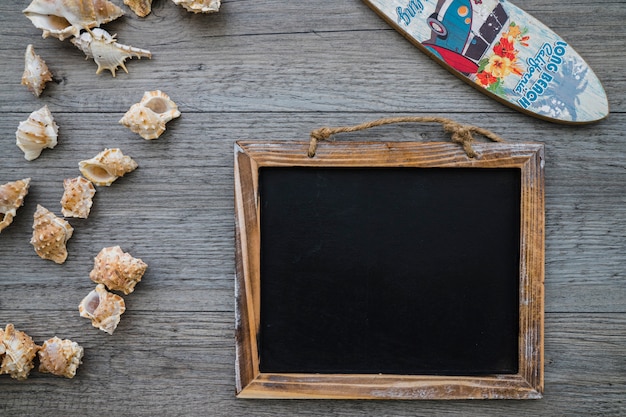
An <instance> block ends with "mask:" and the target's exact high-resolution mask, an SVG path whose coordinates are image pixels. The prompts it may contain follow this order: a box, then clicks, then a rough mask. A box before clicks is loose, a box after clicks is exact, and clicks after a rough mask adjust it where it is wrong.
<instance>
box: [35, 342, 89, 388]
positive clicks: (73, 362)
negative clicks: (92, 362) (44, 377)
mask: <svg viewBox="0 0 626 417" xmlns="http://www.w3.org/2000/svg"><path fill="white" fill-rule="evenodd" d="M83 353H84V350H83V348H82V347H81V346H80V345H79V344H78V343H76V342H72V341H71V340H69V339H64V340H61V339H59V338H58V337H56V336H55V337H53V338H52V339H48V340H46V341H45V342H43V345H42V346H41V349H40V350H39V372H43V373H50V374H53V375H57V376H64V377H66V378H73V377H74V375H76V370H77V369H78V366H79V365H80V364H81V363H82V362H81V359H82V358H83Z"/></svg>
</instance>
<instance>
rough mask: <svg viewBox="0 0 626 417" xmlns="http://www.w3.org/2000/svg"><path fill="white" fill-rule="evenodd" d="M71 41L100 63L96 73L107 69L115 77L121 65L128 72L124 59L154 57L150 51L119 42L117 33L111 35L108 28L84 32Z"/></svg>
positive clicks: (88, 56)
mask: <svg viewBox="0 0 626 417" xmlns="http://www.w3.org/2000/svg"><path fill="white" fill-rule="evenodd" d="M71 42H72V43H73V44H74V45H76V47H77V48H78V49H80V50H81V51H83V52H84V53H85V55H86V56H87V58H93V60H94V61H95V62H96V64H98V69H97V70H96V74H100V73H101V72H102V71H103V70H105V69H107V70H109V71H111V74H113V76H114V77H115V71H116V70H117V68H118V67H121V68H122V69H123V70H124V71H125V72H126V73H128V69H127V68H126V66H125V65H124V61H126V60H127V59H128V58H132V57H137V58H139V59H141V57H147V58H152V54H151V53H150V51H148V50H146V49H139V48H134V47H132V46H128V45H122V44H121V43H117V39H116V38H115V35H111V34H110V33H109V32H107V31H106V30H104V29H100V28H95V29H93V30H91V31H88V32H83V33H81V34H80V36H79V37H77V38H73V39H72V40H71Z"/></svg>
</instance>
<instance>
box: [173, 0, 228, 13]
mask: <svg viewBox="0 0 626 417" xmlns="http://www.w3.org/2000/svg"><path fill="white" fill-rule="evenodd" d="M172 1H173V2H174V4H177V5H179V6H183V7H184V8H185V9H186V10H187V11H190V12H194V13H215V12H218V11H219V10H220V4H221V2H220V0H172Z"/></svg>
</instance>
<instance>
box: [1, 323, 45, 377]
mask: <svg viewBox="0 0 626 417" xmlns="http://www.w3.org/2000/svg"><path fill="white" fill-rule="evenodd" d="M39 348H40V347H39V346H37V345H36V344H35V342H33V339H32V338H31V337H30V336H29V335H27V334H26V333H24V332H21V331H19V330H15V327H14V326H13V324H11V323H9V324H7V326H6V328H5V329H4V332H2V331H1V330H0V354H2V353H4V357H3V358H2V364H1V365H0V374H9V375H11V378H15V379H19V380H23V379H26V378H28V374H29V373H30V370H31V369H33V368H34V366H35V365H34V363H33V360H34V359H35V355H36V354H37V351H38V350H39ZM0 356H1V355H0Z"/></svg>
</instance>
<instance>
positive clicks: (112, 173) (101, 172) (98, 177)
mask: <svg viewBox="0 0 626 417" xmlns="http://www.w3.org/2000/svg"><path fill="white" fill-rule="evenodd" d="M137 166H138V165H137V162H135V161H134V160H133V159H132V158H131V157H130V156H126V155H124V154H123V153H122V151H121V150H120V149H119V148H112V149H105V150H103V151H102V152H100V153H99V154H98V155H96V156H94V157H93V158H91V159H87V160H85V161H80V162H79V163H78V168H79V169H80V172H81V173H82V174H83V176H84V177H85V178H87V179H88V180H89V181H91V182H93V183H94V184H95V185H98V186H102V185H104V186H109V185H111V184H112V183H113V181H115V180H116V179H118V178H119V177H122V176H124V174H126V173H129V172H131V171H134V170H135V169H136V168H137Z"/></svg>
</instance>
